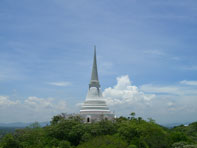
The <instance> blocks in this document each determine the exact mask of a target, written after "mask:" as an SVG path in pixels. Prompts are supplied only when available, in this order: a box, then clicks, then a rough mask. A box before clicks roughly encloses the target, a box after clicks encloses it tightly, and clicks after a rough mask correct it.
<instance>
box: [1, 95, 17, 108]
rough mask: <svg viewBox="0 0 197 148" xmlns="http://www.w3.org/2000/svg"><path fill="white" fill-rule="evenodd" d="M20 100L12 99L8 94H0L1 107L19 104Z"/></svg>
mask: <svg viewBox="0 0 197 148" xmlns="http://www.w3.org/2000/svg"><path fill="white" fill-rule="evenodd" d="M18 103H19V102H18V101H11V100H9V98H8V97H6V96H0V107H5V106H11V105H16V104H18Z"/></svg>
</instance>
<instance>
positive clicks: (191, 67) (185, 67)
mask: <svg viewBox="0 0 197 148" xmlns="http://www.w3.org/2000/svg"><path fill="white" fill-rule="evenodd" d="M181 69H183V70H190V71H196V70H197V66H196V65H192V66H183V67H181Z"/></svg>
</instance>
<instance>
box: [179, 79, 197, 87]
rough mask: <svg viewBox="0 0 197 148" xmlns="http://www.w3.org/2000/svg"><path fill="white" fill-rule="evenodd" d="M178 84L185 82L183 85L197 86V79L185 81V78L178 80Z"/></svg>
mask: <svg viewBox="0 0 197 148" xmlns="http://www.w3.org/2000/svg"><path fill="white" fill-rule="evenodd" d="M180 84H185V85H196V86H197V81H187V80H183V81H180Z"/></svg>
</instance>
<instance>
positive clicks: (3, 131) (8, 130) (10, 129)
mask: <svg viewBox="0 0 197 148" xmlns="http://www.w3.org/2000/svg"><path fill="white" fill-rule="evenodd" d="M15 129H16V128H15V127H0V139H1V138H2V137H3V136H4V135H6V134H8V133H13V132H14V131H15Z"/></svg>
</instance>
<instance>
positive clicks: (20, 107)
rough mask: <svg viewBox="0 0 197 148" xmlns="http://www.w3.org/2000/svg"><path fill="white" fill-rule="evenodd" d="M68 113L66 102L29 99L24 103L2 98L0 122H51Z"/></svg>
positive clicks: (0, 99)
mask: <svg viewBox="0 0 197 148" xmlns="http://www.w3.org/2000/svg"><path fill="white" fill-rule="evenodd" d="M67 111H68V106H67V104H66V102H65V101H64V100H55V99H53V98H46V99H45V98H38V97H28V98H27V99H25V100H24V101H19V100H16V101H12V100H11V99H10V98H9V97H7V96H0V122H34V121H50V120H51V118H52V117H53V116H54V115H57V114H59V113H63V112H67Z"/></svg>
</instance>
